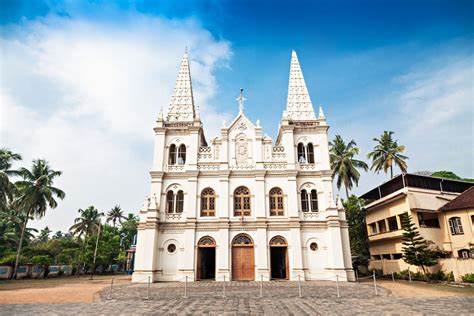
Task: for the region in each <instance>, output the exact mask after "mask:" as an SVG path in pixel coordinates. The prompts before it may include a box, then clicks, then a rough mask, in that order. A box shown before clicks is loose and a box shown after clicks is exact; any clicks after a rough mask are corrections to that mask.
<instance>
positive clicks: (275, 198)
mask: <svg viewBox="0 0 474 316" xmlns="http://www.w3.org/2000/svg"><path fill="white" fill-rule="evenodd" d="M269 200H270V216H283V214H284V210H283V191H282V190H281V189H280V188H273V189H271V190H270V198H269Z"/></svg>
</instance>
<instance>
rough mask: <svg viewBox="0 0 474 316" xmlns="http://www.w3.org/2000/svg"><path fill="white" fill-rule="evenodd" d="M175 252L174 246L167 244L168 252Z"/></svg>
mask: <svg viewBox="0 0 474 316" xmlns="http://www.w3.org/2000/svg"><path fill="white" fill-rule="evenodd" d="M175 251H176V245H175V244H169V245H168V252H169V253H173V252H175Z"/></svg>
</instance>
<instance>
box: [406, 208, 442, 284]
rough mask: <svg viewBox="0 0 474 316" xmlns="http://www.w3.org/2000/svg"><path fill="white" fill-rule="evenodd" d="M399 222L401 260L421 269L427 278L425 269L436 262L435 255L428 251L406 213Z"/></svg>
mask: <svg viewBox="0 0 474 316" xmlns="http://www.w3.org/2000/svg"><path fill="white" fill-rule="evenodd" d="M401 220H402V228H403V237H402V245H403V246H402V255H403V260H404V261H405V262H406V263H408V264H411V265H414V266H418V267H421V269H422V270H423V273H424V274H425V276H427V275H428V274H427V271H426V267H430V266H433V265H435V264H436V263H437V262H438V259H437V258H436V254H435V252H433V251H431V250H430V249H429V247H428V243H427V242H426V240H425V239H424V238H423V237H422V236H421V235H420V233H419V232H418V229H417V228H416V226H415V224H414V223H413V221H412V218H411V216H410V215H408V213H404V214H403V215H402V216H401Z"/></svg>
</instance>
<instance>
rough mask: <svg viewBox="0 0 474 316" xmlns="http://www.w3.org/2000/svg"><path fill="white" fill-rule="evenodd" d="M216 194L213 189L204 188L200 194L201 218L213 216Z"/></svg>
mask: <svg viewBox="0 0 474 316" xmlns="http://www.w3.org/2000/svg"><path fill="white" fill-rule="evenodd" d="M215 205H216V194H215V192H214V190H213V189H211V188H206V189H204V190H202V192H201V216H214V215H215Z"/></svg>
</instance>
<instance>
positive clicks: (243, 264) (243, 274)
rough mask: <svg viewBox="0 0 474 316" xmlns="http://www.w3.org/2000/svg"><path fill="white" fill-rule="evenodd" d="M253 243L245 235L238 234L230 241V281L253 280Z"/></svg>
mask: <svg viewBox="0 0 474 316" xmlns="http://www.w3.org/2000/svg"><path fill="white" fill-rule="evenodd" d="M254 260H255V259H254V243H253V240H252V238H251V237H250V236H249V235H247V234H239V235H237V236H235V237H234V239H233V240H232V280H237V281H253V280H254V279H255V264H254Z"/></svg>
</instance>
